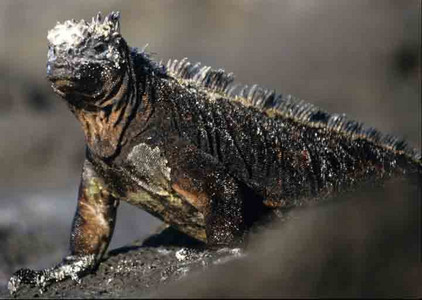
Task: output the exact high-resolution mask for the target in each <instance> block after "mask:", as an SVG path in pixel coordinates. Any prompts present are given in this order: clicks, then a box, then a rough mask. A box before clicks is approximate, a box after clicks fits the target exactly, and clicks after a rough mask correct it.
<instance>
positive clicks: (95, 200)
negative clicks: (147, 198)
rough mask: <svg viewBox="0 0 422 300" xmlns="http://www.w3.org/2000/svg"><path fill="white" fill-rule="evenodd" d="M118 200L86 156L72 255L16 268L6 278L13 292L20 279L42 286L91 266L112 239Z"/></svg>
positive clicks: (90, 268) (73, 277) (88, 270)
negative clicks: (53, 262)
mask: <svg viewBox="0 0 422 300" xmlns="http://www.w3.org/2000/svg"><path fill="white" fill-rule="evenodd" d="M118 204H119V201H118V199H117V198H115V197H114V196H113V195H112V194H111V192H110V191H109V190H108V189H107V188H106V185H105V183H104V181H103V180H102V179H101V177H99V176H98V175H97V174H96V172H95V170H94V168H93V166H92V164H91V163H90V162H89V161H88V160H86V161H85V163H84V166H83V172H82V179H81V184H80V187H79V197H78V205H77V209H76V214H75V216H74V219H73V225H72V232H71V237H70V252H71V255H70V256H67V257H65V258H64V259H63V261H62V262H61V263H59V264H58V265H56V266H54V267H53V268H49V269H45V270H41V271H34V270H29V269H20V270H18V271H17V272H15V273H14V275H13V276H12V278H11V279H10V280H9V284H8V288H9V291H10V292H11V293H12V294H14V293H16V292H17V291H18V288H19V285H20V284H21V283H25V284H30V285H35V286H38V287H40V289H41V290H42V289H43V288H44V287H45V286H47V285H49V284H50V283H51V282H57V281H61V280H63V279H65V278H68V277H71V278H72V279H75V280H77V279H78V278H79V277H80V276H82V275H84V274H86V273H88V272H90V271H92V270H94V269H95V267H96V266H97V265H98V263H99V262H100V260H101V257H102V256H103V255H104V253H105V251H106V250H107V247H108V244H109V242H110V240H111V236H112V234H113V229H114V224H115V220H116V211H117V206H118Z"/></svg>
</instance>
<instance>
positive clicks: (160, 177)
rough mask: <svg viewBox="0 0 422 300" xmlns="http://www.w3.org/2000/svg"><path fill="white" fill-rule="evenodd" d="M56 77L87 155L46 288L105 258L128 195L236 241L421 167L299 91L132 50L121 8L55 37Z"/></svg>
mask: <svg viewBox="0 0 422 300" xmlns="http://www.w3.org/2000/svg"><path fill="white" fill-rule="evenodd" d="M48 41H49V50H48V61H47V77H48V79H49V80H50V81H51V82H52V88H53V90H54V91H55V92H56V93H57V94H58V95H60V96H61V97H62V98H63V99H64V100H65V102H66V103H67V104H68V106H69V108H70V110H71V111H72V112H73V113H74V115H75V116H76V118H77V119H78V120H79V122H80V123H81V125H82V128H83V131H84V134H85V138H86V144H87V147H86V159H85V162H84V165H83V170H82V179H81V184H80V189H79V197H78V205H77V210H76V214H75V216H74V220H73V225H72V232H71V238H70V248H71V256H69V257H66V258H65V259H64V260H63V262H62V263H60V264H59V265H57V266H55V267H53V268H52V269H48V270H43V271H33V270H28V269H22V270H19V271H17V272H16V273H15V275H14V276H13V277H12V278H11V280H10V281H9V289H10V291H11V292H15V291H16V290H17V288H18V286H19V284H20V283H31V284H36V285H38V286H41V287H42V286H45V285H46V284H48V283H49V282H52V281H58V280H62V279H64V278H66V277H69V276H70V277H72V278H78V276H81V275H82V274H85V273H86V272H89V271H92V270H94V269H95V267H96V266H97V265H98V263H99V262H100V259H101V258H102V256H103V254H104V253H105V251H106V249H107V247H108V244H109V242H110V239H111V236H112V233H113V228H114V224H115V219H116V210H117V207H118V205H119V201H120V200H124V201H127V202H129V203H131V204H134V205H136V206H140V207H142V208H143V209H145V210H146V211H148V212H150V213H151V214H153V215H154V216H156V217H158V218H160V219H162V220H163V221H164V222H166V223H168V224H170V225H172V226H174V227H175V228H177V229H178V230H180V231H182V232H184V233H186V234H188V235H190V236H192V237H194V238H196V239H198V240H200V241H203V242H206V243H207V245H209V246H221V245H233V244H236V243H237V242H239V241H241V240H242V237H243V235H244V233H245V232H247V230H248V229H249V228H250V227H251V225H252V224H253V223H254V222H255V221H257V220H258V219H260V218H261V217H263V216H265V215H271V214H274V213H275V212H276V211H278V210H286V209H290V208H292V207H296V206H300V205H302V204H305V203H307V202H310V201H315V200H318V199H322V198H326V197H328V196H331V195H334V194H336V193H338V192H341V191H345V190H348V189H350V188H352V187H355V186H357V185H358V184H359V183H362V182H368V181H377V182H378V181H382V180H384V179H387V178H390V177H392V176H395V175H406V174H421V170H422V162H421V156H420V153H418V152H417V151H415V150H412V149H411V148H410V147H408V146H407V145H406V143H405V142H404V141H401V140H398V139H396V138H394V137H392V136H389V135H383V134H381V133H380V132H379V131H377V130H375V129H373V128H371V127H365V126H364V125H363V124H362V123H359V122H356V121H352V120H348V119H347V118H346V117H345V116H344V115H339V114H330V113H328V112H325V111H323V110H321V109H320V108H318V107H316V106H314V105H312V104H309V103H306V102H304V101H302V100H298V99H296V98H294V97H292V96H290V95H282V94H277V93H275V91H273V90H267V89H264V88H261V87H259V86H257V85H252V86H250V87H249V86H241V85H238V84H235V83H234V76H233V74H231V73H229V74H228V73H226V72H224V71H223V70H221V69H219V70H213V69H211V68H210V67H201V65H200V64H199V63H198V64H191V63H190V62H189V61H187V59H182V60H180V61H177V60H169V62H168V63H167V65H164V64H162V63H161V62H160V63H157V62H155V61H153V60H152V59H151V58H150V56H149V55H148V54H147V53H146V52H145V51H139V50H137V49H136V48H131V47H129V46H128V45H127V43H126V41H125V39H124V38H123V37H122V35H121V34H120V26H119V13H118V12H117V13H116V12H112V13H110V14H109V15H107V16H106V17H105V18H104V20H103V19H102V17H101V15H100V14H98V15H97V16H96V17H95V18H93V19H92V21H91V22H86V21H84V20H81V21H79V22H77V21H75V20H69V21H66V22H64V23H63V24H61V23H57V25H56V26H55V27H54V28H53V29H51V30H50V31H49V32H48Z"/></svg>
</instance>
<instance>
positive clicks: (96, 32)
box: [47, 12, 120, 50]
mask: <svg viewBox="0 0 422 300" xmlns="http://www.w3.org/2000/svg"><path fill="white" fill-rule="evenodd" d="M119 27H120V26H119V13H118V12H117V13H115V12H112V13H111V14H109V15H108V16H106V17H105V19H104V21H102V20H101V14H100V13H98V15H97V16H96V18H94V17H93V18H92V21H91V22H90V23H87V22H85V21H84V20H81V21H80V22H76V21H74V20H67V21H65V22H64V23H63V24H61V23H59V22H58V23H57V25H56V26H55V27H54V28H53V29H51V30H49V31H48V34H47V39H48V41H49V42H50V44H51V45H53V46H55V47H60V48H62V49H64V50H67V49H70V48H75V47H78V46H80V45H81V44H82V43H84V42H85V40H86V39H87V38H94V39H101V40H103V41H108V40H110V38H114V37H117V36H120V31H119V29H120V28H119Z"/></svg>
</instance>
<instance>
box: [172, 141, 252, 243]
mask: <svg viewBox="0 0 422 300" xmlns="http://www.w3.org/2000/svg"><path fill="white" fill-rule="evenodd" d="M175 149H176V150H175ZM170 152H171V154H169V159H168V160H169V162H170V165H171V182H172V188H173V190H174V191H175V192H176V193H178V194H179V195H180V196H181V197H183V198H184V199H186V200H187V201H189V202H190V203H191V204H192V205H193V206H194V207H196V208H197V209H198V210H200V211H201V212H202V213H203V214H204V217H205V226H206V234H207V244H208V246H219V245H234V244H236V243H238V242H240V241H241V239H242V237H243V234H244V232H245V220H244V205H243V201H244V199H243V197H244V196H243V195H244V193H243V192H242V189H241V185H240V184H239V182H238V181H237V180H236V179H235V178H233V177H232V176H230V175H229V174H228V172H227V171H226V170H225V168H224V166H222V165H221V164H220V163H219V162H218V160H216V159H215V158H214V157H213V156H211V155H209V154H207V153H204V152H202V151H200V150H198V149H197V148H196V147H194V146H191V145H182V144H181V143H176V145H173V147H172V150H170Z"/></svg>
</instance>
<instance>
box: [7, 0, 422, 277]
mask: <svg viewBox="0 0 422 300" xmlns="http://www.w3.org/2000/svg"><path fill="white" fill-rule="evenodd" d="M420 9H421V2H420V1H419V0H401V1H396V0H371V1H362V0H354V1H347V0H317V1H315V0H290V1H282V0H278V1H268V0H267V1H187V0H184V1H170V0H168V1H117V0H116V1H103V0H101V1H100V0H98V1H53V0H51V1H50V0H49V1H47V0H39V1H29V0H27V1H19V0H0V129H1V130H0V241H1V242H0V244H1V247H0V284H5V283H6V281H7V279H8V278H9V276H10V275H11V273H12V272H13V271H15V270H16V269H17V268H19V267H23V266H26V267H33V268H41V267H47V266H49V265H51V264H53V263H55V262H57V261H59V260H60V259H61V257H62V256H64V255H66V254H67V246H68V238H69V232H70V225H71V221H72V218H73V214H74V210H75V206H76V196H77V189H78V184H79V176H80V174H79V173H80V169H81V166H82V161H83V156H84V138H83V135H82V131H81V129H80V128H79V124H78V123H77V121H76V119H74V117H73V116H72V114H71V113H70V111H68V109H67V107H66V105H65V104H64V103H63V102H62V101H61V99H59V98H58V97H57V96H56V95H55V94H54V93H53V92H52V90H51V88H50V86H49V83H48V82H47V80H46V79H45V62H46V55H47V40H46V36H47V31H48V30H49V29H51V28H52V27H53V26H54V25H55V24H56V22H57V21H64V20H67V19H71V18H75V19H82V18H83V19H85V20H90V18H91V17H92V16H94V15H95V14H96V13H97V12H98V11H101V12H103V13H104V14H105V13H108V12H110V11H112V10H119V11H120V12H121V31H122V34H123V36H124V37H125V38H126V40H127V42H128V43H129V45H131V46H136V47H139V48H142V47H143V46H144V45H145V44H149V46H148V48H147V50H148V51H149V52H152V53H154V55H153V57H154V58H155V59H156V60H161V59H162V60H163V61H167V60H168V59H169V58H177V59H181V58H183V57H188V58H189V59H190V60H191V61H193V62H197V61H200V62H202V64H204V65H210V66H213V67H216V68H220V67H221V68H224V69H225V70H227V71H229V72H233V73H234V74H236V77H237V81H238V82H242V83H245V84H251V83H257V84H260V85H262V86H264V87H267V88H274V89H276V90H278V91H282V92H283V93H289V94H293V95H295V96H297V97H300V98H303V99H305V100H308V101H310V102H312V103H314V104H317V105H319V106H320V107H322V108H324V109H326V110H328V111H330V112H338V113H343V112H344V113H346V114H347V115H348V116H349V117H350V118H352V119H357V120H360V121H364V122H365V123H366V124H368V125H372V126H374V127H376V128H378V129H380V130H381V131H384V132H388V133H392V134H394V135H397V136H399V137H403V138H405V139H407V140H408V141H409V143H410V144H411V145H412V146H414V147H415V148H419V149H420V148H421V146H420V145H421V103H420V80H421V78H420V73H421V68H420V46H421V41H420V38H419V37H420V34H421V32H420V25H421V15H420ZM160 224H161V223H160V222H159V221H158V220H156V219H154V218H153V217H150V216H149V215H147V214H146V213H144V212H143V211H142V210H139V209H132V208H131V207H130V206H128V205H126V204H125V203H123V204H122V205H121V208H120V210H119V212H118V221H117V225H116V230H115V234H114V238H113V241H112V244H111V246H110V247H111V248H116V247H119V246H122V245H124V244H126V243H129V242H131V241H132V240H134V239H135V238H142V237H143V236H146V235H147V234H150V233H151V232H153V231H155V230H156V228H157V227H158V226H159V225H160Z"/></svg>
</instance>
